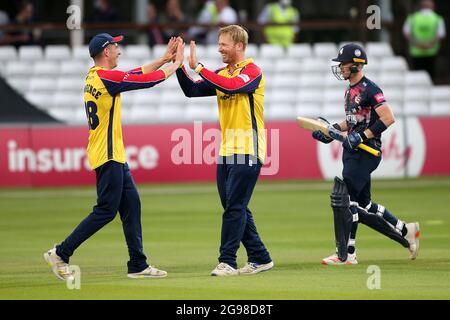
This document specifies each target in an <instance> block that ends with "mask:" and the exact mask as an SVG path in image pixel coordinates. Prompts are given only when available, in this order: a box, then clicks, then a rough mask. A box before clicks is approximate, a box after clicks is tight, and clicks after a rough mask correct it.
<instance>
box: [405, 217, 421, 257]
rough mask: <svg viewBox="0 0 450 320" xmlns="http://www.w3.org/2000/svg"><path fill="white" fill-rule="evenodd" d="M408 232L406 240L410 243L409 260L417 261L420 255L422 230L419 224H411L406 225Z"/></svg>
mask: <svg viewBox="0 0 450 320" xmlns="http://www.w3.org/2000/svg"><path fill="white" fill-rule="evenodd" d="M406 228H407V229H408V232H407V233H406V235H405V239H406V240H408V242H409V248H408V250H409V253H410V254H409V258H410V259H411V260H415V259H416V258H417V256H418V255H419V237H420V228H419V223H418V222H411V223H407V224H406Z"/></svg>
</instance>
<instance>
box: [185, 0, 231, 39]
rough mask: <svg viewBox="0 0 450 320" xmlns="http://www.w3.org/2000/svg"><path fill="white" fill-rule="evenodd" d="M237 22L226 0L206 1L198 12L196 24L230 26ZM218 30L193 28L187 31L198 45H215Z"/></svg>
mask: <svg viewBox="0 0 450 320" xmlns="http://www.w3.org/2000/svg"><path fill="white" fill-rule="evenodd" d="M237 22H238V15H237V13H236V11H235V10H234V9H233V8H232V7H230V4H229V1H228V0H215V1H212V0H208V1H206V3H205V5H204V6H203V9H202V11H201V12H200V15H199V18H198V20H197V23H201V24H216V25H231V24H236V23H237ZM218 31H219V30H218V28H212V29H209V30H205V29H204V28H201V27H194V28H191V29H190V30H189V35H190V36H191V37H192V38H195V39H196V41H197V42H198V43H204V44H205V43H206V44H217V38H218V35H219V33H218Z"/></svg>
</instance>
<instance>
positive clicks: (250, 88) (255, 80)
mask: <svg viewBox="0 0 450 320" xmlns="http://www.w3.org/2000/svg"><path fill="white" fill-rule="evenodd" d="M200 76H201V77H202V78H203V79H204V80H205V81H206V82H207V83H208V84H210V85H211V86H213V87H214V88H216V89H217V90H219V91H222V92H224V93H227V94H233V93H250V92H254V91H255V90H256V88H258V86H259V83H260V82H261V78H262V72H261V69H260V68H258V67H257V66H256V65H255V64H254V63H250V64H248V65H247V66H245V67H244V69H243V70H242V72H241V73H240V74H239V75H238V76H236V77H233V78H227V77H224V76H221V75H218V74H216V73H214V72H212V71H210V70H208V69H206V68H203V69H202V70H201V71H200Z"/></svg>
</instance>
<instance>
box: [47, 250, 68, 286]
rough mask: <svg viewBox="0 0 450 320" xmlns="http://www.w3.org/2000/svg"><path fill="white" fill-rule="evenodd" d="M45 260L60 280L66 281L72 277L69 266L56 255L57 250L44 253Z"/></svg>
mask: <svg viewBox="0 0 450 320" xmlns="http://www.w3.org/2000/svg"><path fill="white" fill-rule="evenodd" d="M44 259H45V261H46V262H47V264H48V265H49V267H51V268H52V271H53V273H54V274H55V276H56V277H57V278H58V279H61V280H63V281H66V280H67V278H69V277H70V276H71V274H70V271H69V265H68V264H67V263H65V262H64V261H63V260H62V259H61V257H60V256H58V255H57V254H56V248H53V249H50V250H48V251H47V252H46V253H44Z"/></svg>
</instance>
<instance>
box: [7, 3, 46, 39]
mask: <svg viewBox="0 0 450 320" xmlns="http://www.w3.org/2000/svg"><path fill="white" fill-rule="evenodd" d="M33 15H34V7H33V4H32V3H31V2H30V1H21V2H19V4H18V6H17V14H16V16H15V17H14V18H13V19H12V20H11V24H13V25H14V24H16V25H27V24H29V23H31V22H32V21H33ZM37 38H38V37H37V35H36V36H34V35H33V32H32V30H30V29H26V28H23V29H21V30H16V31H10V32H8V33H7V34H6V35H5V37H4V39H5V40H6V41H7V43H9V44H12V45H14V46H16V47H19V46H22V45H32V44H36V40H37Z"/></svg>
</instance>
